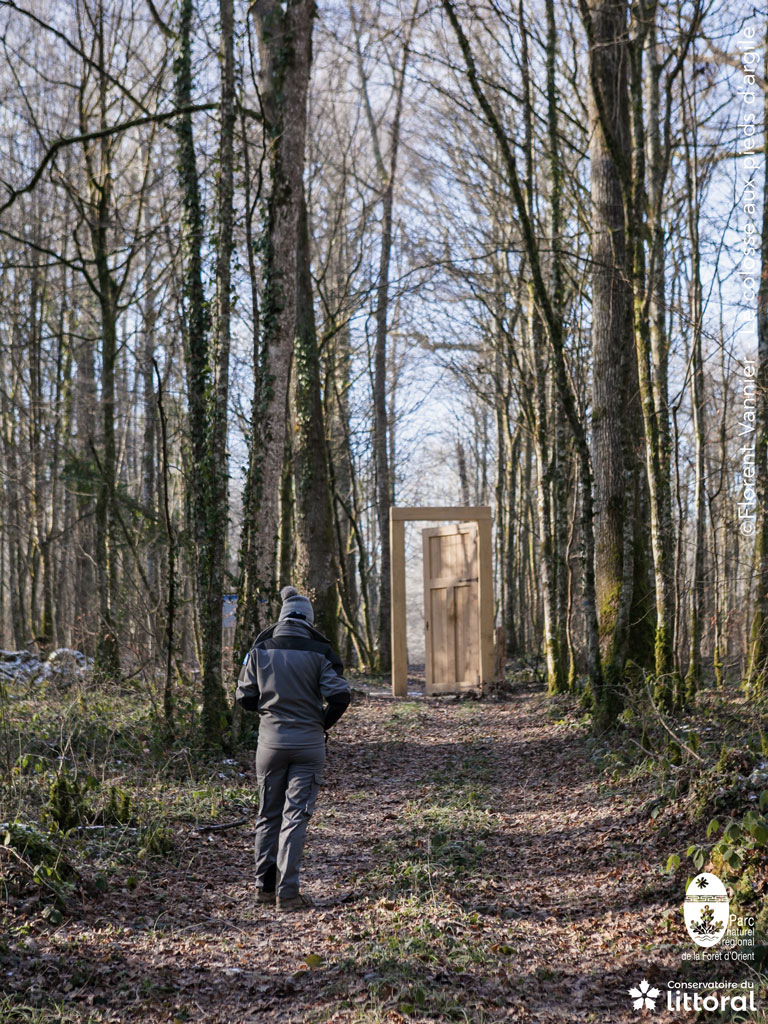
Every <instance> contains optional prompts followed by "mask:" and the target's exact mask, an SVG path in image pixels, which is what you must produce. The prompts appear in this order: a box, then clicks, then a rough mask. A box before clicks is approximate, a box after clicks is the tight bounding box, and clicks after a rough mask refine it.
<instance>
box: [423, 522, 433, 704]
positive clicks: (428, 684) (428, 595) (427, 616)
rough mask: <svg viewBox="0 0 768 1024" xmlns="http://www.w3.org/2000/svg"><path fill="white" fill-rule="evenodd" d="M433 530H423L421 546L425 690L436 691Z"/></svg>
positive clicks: (427, 692)
mask: <svg viewBox="0 0 768 1024" xmlns="http://www.w3.org/2000/svg"><path fill="white" fill-rule="evenodd" d="M431 534H432V531H431V530H422V531H421V548H422V552H423V557H424V691H425V693H426V694H427V695H429V694H430V693H433V692H434V685H435V677H434V665H433V662H432V628H431V625H430V623H431V618H432V591H431V590H430V576H431V571H430V543H429V541H430V536H431Z"/></svg>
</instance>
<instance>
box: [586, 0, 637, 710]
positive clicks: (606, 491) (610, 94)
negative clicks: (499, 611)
mask: <svg viewBox="0 0 768 1024" xmlns="http://www.w3.org/2000/svg"><path fill="white" fill-rule="evenodd" d="M589 18H590V19H591V25H592V33H591V38H590V52H589V61H590V71H591V77H592V80H593V83H594V85H593V90H592V92H591V95H590V128H591V134H590V150H589V159H590V182H591V193H592V236H591V243H592V267H593V270H592V365H593V369H592V381H593V383H592V462H593V467H594V474H595V510H596V516H595V577H596V588H597V602H598V609H599V622H600V638H601V646H602V653H603V671H604V673H605V701H604V704H605V706H604V708H603V709H602V711H601V717H602V718H603V719H604V721H605V722H606V723H607V722H609V721H610V720H612V719H613V718H614V717H615V715H616V714H617V712H618V711H619V710H620V708H621V696H620V689H621V682H622V676H623V672H624V663H625V660H626V654H627V640H628V632H629V612H630V606H631V601H632V584H633V564H632V523H631V518H630V509H629V501H630V499H631V497H632V476H633V474H632V467H631V465H629V464H628V447H629V439H628V429H627V409H628V404H629V400H630V395H629V389H628V381H629V366H630V360H631V358H632V322H631V319H630V317H631V294H630V291H629V284H628V281H629V268H628V256H627V240H626V234H625V219H624V206H623V202H622V191H621V183H620V180H619V172H618V169H617V167H616V164H615V160H614V157H613V155H612V153H611V148H610V144H609V141H608V139H607V137H606V136H607V132H610V133H611V135H612V137H613V138H614V139H615V140H616V145H617V146H618V147H619V148H620V151H621V154H622V156H623V158H624V159H625V160H628V159H629V146H630V139H629V134H628V122H629V105H628V94H627V70H626V69H627V61H626V3H625V0H590V3H589ZM597 90H599V94H598V93H597ZM600 102H602V105H603V116H602V117H601V113H600V111H599V109H598V103H600ZM604 120H607V121H608V128H607V129H606V127H605V125H604Z"/></svg>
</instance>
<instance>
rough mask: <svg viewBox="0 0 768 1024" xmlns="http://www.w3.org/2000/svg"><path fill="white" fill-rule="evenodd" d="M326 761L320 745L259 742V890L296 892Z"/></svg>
mask: <svg viewBox="0 0 768 1024" xmlns="http://www.w3.org/2000/svg"><path fill="white" fill-rule="evenodd" d="M324 765H325V745H324V744H321V745H320V746H318V747H302V748H294V749H272V748H270V747H264V746H263V745H262V744H259V745H258V747H257V749H256V780H257V782H258V786H259V814H258V817H257V818H256V844H255V845H256V887H257V889H263V890H264V891H265V892H273V891H275V889H276V890H277V894H278V896H279V897H280V898H281V899H290V897H292V896H296V895H298V892H299V869H300V868H301V858H302V855H303V853H304V841H305V840H306V838H307V826H308V825H309V819H310V818H311V817H312V812H313V811H314V809H315V798H316V797H317V791H318V788H319V786H320V783H321V782H322V781H323V766H324ZM278 877H279V881H278ZM276 882H277V885H276V884H275V883H276Z"/></svg>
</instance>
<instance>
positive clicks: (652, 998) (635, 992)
mask: <svg viewBox="0 0 768 1024" xmlns="http://www.w3.org/2000/svg"><path fill="white" fill-rule="evenodd" d="M629 994H630V995H631V996H632V1005H633V1006H634V1008H635V1009H636V1010H655V1009H656V1000H657V999H658V998H659V996H660V995H661V992H659V990H658V989H657V988H651V986H650V985H649V984H648V982H647V981H646V980H645V978H643V980H642V981H641V982H640V984H639V985H638V986H637V988H631V989H630V990H629Z"/></svg>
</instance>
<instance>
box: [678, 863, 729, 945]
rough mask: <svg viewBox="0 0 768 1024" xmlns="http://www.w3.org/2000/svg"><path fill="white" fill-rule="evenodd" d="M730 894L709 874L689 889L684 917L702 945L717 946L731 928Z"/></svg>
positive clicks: (688, 927) (694, 882)
mask: <svg viewBox="0 0 768 1024" xmlns="http://www.w3.org/2000/svg"><path fill="white" fill-rule="evenodd" d="M729 906H730V904H729V900H728V893H727V892H726V890H725V886H724V885H723V883H722V882H721V881H720V879H719V878H718V877H717V875H713V874H712V873H711V872H709V871H703V872H702V873H701V874H700V875H697V876H696V877H695V878H694V879H693V881H692V882H691V883H690V884H689V886H688V888H687V889H686V890H685V902H684V903H683V916H684V918H685V927H686V928H687V929H688V934H689V935H690V936H691V938H692V939H693V941H694V942H695V943H696V944H697V945H699V946H714V945H716V943H718V942H719V941H720V940H721V939H722V937H723V936H724V935H725V930H726V928H727V927H728V909H729Z"/></svg>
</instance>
